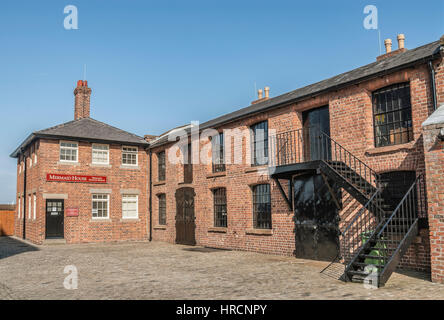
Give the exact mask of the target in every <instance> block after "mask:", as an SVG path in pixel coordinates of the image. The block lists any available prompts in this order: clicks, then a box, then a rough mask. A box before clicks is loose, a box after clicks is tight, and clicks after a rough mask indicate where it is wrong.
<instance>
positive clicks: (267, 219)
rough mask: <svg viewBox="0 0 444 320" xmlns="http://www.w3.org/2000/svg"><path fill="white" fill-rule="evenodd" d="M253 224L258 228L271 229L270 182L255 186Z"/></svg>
mask: <svg viewBox="0 0 444 320" xmlns="http://www.w3.org/2000/svg"><path fill="white" fill-rule="evenodd" d="M253 225H254V227H255V228H257V229H271V195H270V185H269V184H259V185H256V186H254V187H253Z"/></svg>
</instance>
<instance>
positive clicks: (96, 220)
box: [89, 218, 112, 223]
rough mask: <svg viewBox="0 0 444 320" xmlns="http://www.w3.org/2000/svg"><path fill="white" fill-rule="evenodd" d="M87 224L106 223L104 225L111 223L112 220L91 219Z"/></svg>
mask: <svg viewBox="0 0 444 320" xmlns="http://www.w3.org/2000/svg"><path fill="white" fill-rule="evenodd" d="M89 222H98V223H100V222H106V223H109V222H112V220H111V219H109V218H106V219H91V220H89Z"/></svg>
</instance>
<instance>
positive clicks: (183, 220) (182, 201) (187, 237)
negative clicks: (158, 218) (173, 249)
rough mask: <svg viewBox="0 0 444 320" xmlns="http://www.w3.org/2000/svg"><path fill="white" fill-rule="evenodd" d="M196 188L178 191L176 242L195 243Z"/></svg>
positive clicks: (185, 188)
mask: <svg viewBox="0 0 444 320" xmlns="http://www.w3.org/2000/svg"><path fill="white" fill-rule="evenodd" d="M194 196H195V193H194V190H193V188H190V187H184V188H180V189H177V191H176V243H179V244H187V245H195V244H196V239H195V236H194V231H195V229H196V224H195V216H194Z"/></svg>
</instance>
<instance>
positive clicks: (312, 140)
mask: <svg viewBox="0 0 444 320" xmlns="http://www.w3.org/2000/svg"><path fill="white" fill-rule="evenodd" d="M302 119H303V123H304V142H305V148H304V151H305V159H306V160H307V161H313V160H321V159H322V160H328V159H330V158H331V147H330V141H327V140H326V139H320V137H323V136H322V135H321V134H322V133H325V134H326V135H328V136H329V137H330V114H329V111H328V106H324V107H321V108H317V109H313V110H309V111H305V112H303V113H302ZM327 142H328V143H327Z"/></svg>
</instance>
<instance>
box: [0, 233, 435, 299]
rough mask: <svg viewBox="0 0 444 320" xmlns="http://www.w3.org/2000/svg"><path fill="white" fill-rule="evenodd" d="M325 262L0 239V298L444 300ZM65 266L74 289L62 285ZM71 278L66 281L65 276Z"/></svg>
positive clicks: (415, 279)
mask: <svg viewBox="0 0 444 320" xmlns="http://www.w3.org/2000/svg"><path fill="white" fill-rule="evenodd" d="M327 264H328V263H326V262H319V261H311V260H301V259H295V258H292V257H282V256H273V255H265V254H259V253H251V252H240V251H228V250H216V249H208V248H202V247H189V246H182V245H173V244H167V243H162V242H151V243H149V242H132V243H128V242H126V243H107V244H81V245H43V246H34V245H31V244H29V243H25V242H22V241H20V240H18V239H15V238H7V237H2V238H0V299H341V300H343V299H444V285H441V284H435V283H431V282H430V281H428V280H427V279H425V278H424V276H422V275H421V274H414V273H405V272H403V273H402V274H400V273H395V274H393V275H392V277H391V278H390V280H389V281H388V282H387V284H386V286H385V287H383V288H380V289H369V288H366V287H364V285H363V284H358V283H343V282H341V281H338V280H336V279H334V278H332V277H329V276H326V275H324V274H320V271H321V270H322V269H323V268H324V267H325V266H327ZM66 266H75V268H76V269H77V272H78V287H77V289H75V290H72V289H65V287H64V281H65V278H66V277H67V276H69V274H68V273H64V270H65V267H66ZM71 284H72V282H71Z"/></svg>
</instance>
